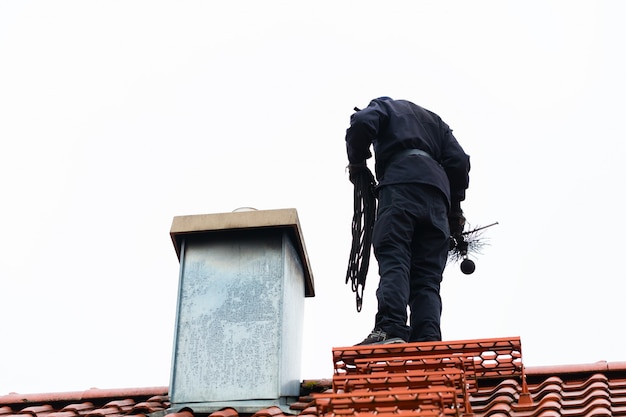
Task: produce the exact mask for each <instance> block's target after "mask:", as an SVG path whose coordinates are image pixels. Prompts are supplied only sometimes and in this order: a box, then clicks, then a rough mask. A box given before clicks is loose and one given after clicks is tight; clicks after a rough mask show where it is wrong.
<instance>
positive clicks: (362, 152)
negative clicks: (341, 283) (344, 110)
mask: <svg viewBox="0 0 626 417" xmlns="http://www.w3.org/2000/svg"><path fill="white" fill-rule="evenodd" d="M386 120H387V115H386V113H385V111H384V109H383V108H382V107H381V106H380V105H378V104H377V103H376V102H375V101H373V102H372V103H370V105H369V106H368V107H367V108H365V109H363V110H361V111H358V112H356V113H354V114H353V115H352V117H350V127H349V128H348V130H347V131H346V150H347V153H348V161H349V162H350V164H360V163H363V162H365V160H366V159H368V158H371V157H372V153H371V151H370V146H371V144H372V141H373V140H374V138H376V135H378V132H379V131H380V129H381V126H383V125H384V123H385V122H386Z"/></svg>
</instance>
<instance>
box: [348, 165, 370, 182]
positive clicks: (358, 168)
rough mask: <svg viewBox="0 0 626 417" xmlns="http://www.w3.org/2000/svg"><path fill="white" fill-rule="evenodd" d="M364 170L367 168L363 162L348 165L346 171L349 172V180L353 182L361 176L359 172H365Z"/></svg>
mask: <svg viewBox="0 0 626 417" xmlns="http://www.w3.org/2000/svg"><path fill="white" fill-rule="evenodd" d="M366 170H367V165H366V164H365V162H360V163H358V164H350V165H348V172H349V174H350V182H351V183H352V184H354V183H355V182H356V181H357V179H358V178H359V177H360V176H361V174H362V173H363V172H365V171H366Z"/></svg>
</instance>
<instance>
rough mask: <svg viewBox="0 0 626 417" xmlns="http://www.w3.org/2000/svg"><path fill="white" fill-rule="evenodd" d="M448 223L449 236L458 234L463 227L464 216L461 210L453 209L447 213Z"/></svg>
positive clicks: (461, 231)
mask: <svg viewBox="0 0 626 417" xmlns="http://www.w3.org/2000/svg"><path fill="white" fill-rule="evenodd" d="M448 224H449V225H450V236H459V235H461V233H463V229H464V228H465V216H463V211H462V210H460V211H455V212H453V213H450V215H448Z"/></svg>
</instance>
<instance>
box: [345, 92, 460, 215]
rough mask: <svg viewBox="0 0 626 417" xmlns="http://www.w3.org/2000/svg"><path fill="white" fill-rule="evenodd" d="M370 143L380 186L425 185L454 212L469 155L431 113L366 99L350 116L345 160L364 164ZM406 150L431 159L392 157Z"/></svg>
mask: <svg viewBox="0 0 626 417" xmlns="http://www.w3.org/2000/svg"><path fill="white" fill-rule="evenodd" d="M370 145H373V146H374V153H375V155H376V167H375V171H376V178H377V180H378V184H379V186H380V187H382V186H385V185H388V184H401V183H420V184H429V185H432V186H434V187H437V188H438V189H440V190H441V191H442V192H443V193H444V194H445V196H446V198H447V199H448V204H449V205H450V206H451V208H452V210H457V209H459V208H460V202H461V201H463V200H464V199H465V190H466V189H467V187H468V186H469V170H470V161H469V156H468V155H467V154H466V153H465V152H464V151H463V148H461V145H459V143H458V142H457V140H456V138H455V137H454V136H453V135H452V130H451V129H450V127H449V126H448V125H447V124H446V123H444V122H443V120H441V118H440V117H439V116H437V115H436V114H435V113H433V112H431V111H429V110H426V109H424V108H422V107H420V106H418V105H416V104H413V103H411V102H409V101H406V100H392V99H389V98H380V99H375V100H372V101H371V102H370V104H369V105H368V107H367V108H365V109H363V110H361V111H358V112H356V113H355V114H353V115H352V117H351V118H350V127H349V128H348V130H347V132H346V147H347V151H348V161H349V162H350V163H351V164H357V163H361V162H365V160H366V159H368V158H370V157H371V156H372V154H371V152H370ZM407 149H420V150H422V151H425V152H427V153H428V154H429V155H430V156H431V157H428V156H423V155H410V156H405V157H401V158H398V153H400V152H402V151H404V150H407ZM394 155H395V157H394Z"/></svg>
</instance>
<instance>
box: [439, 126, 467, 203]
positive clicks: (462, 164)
mask: <svg viewBox="0 0 626 417" xmlns="http://www.w3.org/2000/svg"><path fill="white" fill-rule="evenodd" d="M440 162H441V166H443V169H444V170H445V171H446V175H447V176H448V180H449V181H450V199H451V202H450V203H451V210H452V211H453V212H454V211H459V210H460V209H461V201H463V200H465V190H467V188H468V187H469V171H470V157H469V155H467V154H466V153H465V151H464V150H463V148H462V147H461V145H459V142H458V141H457V140H456V138H455V137H454V135H453V134H452V130H451V129H450V128H449V127H448V126H446V125H445V124H444V141H443V147H442V153H441V160H440Z"/></svg>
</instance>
